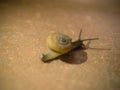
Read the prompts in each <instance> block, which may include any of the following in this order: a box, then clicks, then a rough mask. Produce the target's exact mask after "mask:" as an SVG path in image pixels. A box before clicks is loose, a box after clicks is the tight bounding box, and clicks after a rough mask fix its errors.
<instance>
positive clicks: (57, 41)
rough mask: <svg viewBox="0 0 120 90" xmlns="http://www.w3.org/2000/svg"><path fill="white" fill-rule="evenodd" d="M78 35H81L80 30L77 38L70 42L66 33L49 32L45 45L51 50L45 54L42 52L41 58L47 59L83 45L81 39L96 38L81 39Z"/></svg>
mask: <svg viewBox="0 0 120 90" xmlns="http://www.w3.org/2000/svg"><path fill="white" fill-rule="evenodd" d="M80 36H81V32H80V34H79V39H78V40H76V41H74V42H72V39H71V38H70V37H69V36H67V35H64V34H61V33H51V34H50V35H49V36H48V38H47V45H48V47H49V48H50V49H51V52H50V53H47V54H42V56H41V60H43V61H49V60H52V59H55V58H57V57H59V56H61V55H63V54H66V53H68V52H70V51H71V50H73V49H75V48H77V47H79V46H81V45H83V41H87V40H96V39H98V38H94V39H84V40H81V39H80Z"/></svg>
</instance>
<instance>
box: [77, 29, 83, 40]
mask: <svg viewBox="0 0 120 90" xmlns="http://www.w3.org/2000/svg"><path fill="white" fill-rule="evenodd" d="M81 34H82V29H80V32H79V37H78V40H81Z"/></svg>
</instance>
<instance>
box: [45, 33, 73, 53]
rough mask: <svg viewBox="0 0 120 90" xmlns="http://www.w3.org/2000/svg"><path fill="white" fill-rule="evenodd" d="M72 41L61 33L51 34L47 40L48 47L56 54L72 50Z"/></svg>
mask: <svg viewBox="0 0 120 90" xmlns="http://www.w3.org/2000/svg"><path fill="white" fill-rule="evenodd" d="M71 41H72V39H71V38H70V37H69V36H67V35H64V34H61V33H51V34H49V35H48V38H47V45H48V47H49V48H50V49H51V50H53V51H55V52H58V53H66V52H68V51H70V50H71V49H72V45H71V44H72V42H71Z"/></svg>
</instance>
